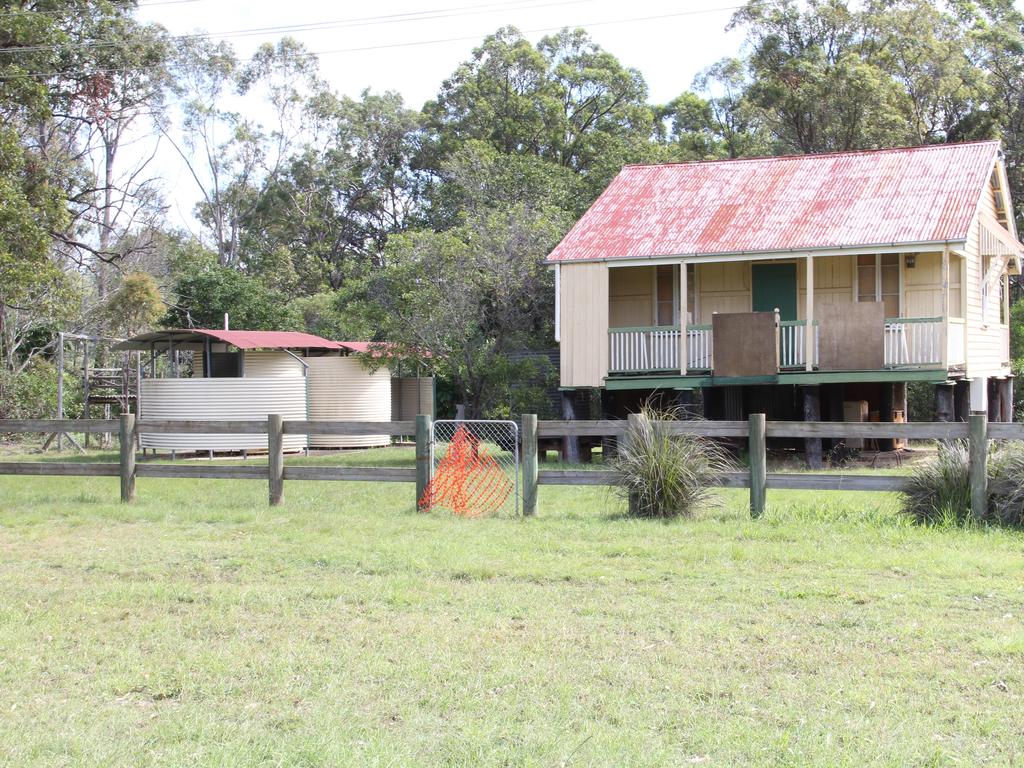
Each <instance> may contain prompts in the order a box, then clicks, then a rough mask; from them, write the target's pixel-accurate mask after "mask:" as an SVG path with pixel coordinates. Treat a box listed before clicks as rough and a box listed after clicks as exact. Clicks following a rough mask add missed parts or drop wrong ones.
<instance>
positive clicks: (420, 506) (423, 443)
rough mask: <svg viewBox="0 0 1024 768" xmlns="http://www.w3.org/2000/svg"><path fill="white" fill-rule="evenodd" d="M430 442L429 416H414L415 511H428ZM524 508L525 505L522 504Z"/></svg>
mask: <svg viewBox="0 0 1024 768" xmlns="http://www.w3.org/2000/svg"><path fill="white" fill-rule="evenodd" d="M433 448H434V447H433V445H431V442H430V416H428V415H427V414H425V413H421V414H419V415H417V416H416V509H417V511H426V510H429V509H430V504H429V503H428V502H429V499H427V498H426V496H427V487H428V486H429V485H430V480H431V476H432V475H433V473H434V450H433ZM524 506H525V504H524Z"/></svg>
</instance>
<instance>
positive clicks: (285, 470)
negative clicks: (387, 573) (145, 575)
mask: <svg viewBox="0 0 1024 768" xmlns="http://www.w3.org/2000/svg"><path fill="white" fill-rule="evenodd" d="M630 418H631V419H637V418H640V417H638V416H636V415H634V416H631V417H630ZM664 425H665V426H667V427H668V429H669V430H670V431H671V432H672V433H674V434H678V435H700V436H703V437H710V438H727V439H741V440H742V439H745V440H746V441H747V442H748V455H749V458H750V470H749V471H739V472H729V473H725V474H723V475H722V476H720V477H719V478H717V479H716V481H715V483H714V485H716V486H717V487H722V488H749V489H750V495H751V513H752V514H754V515H755V516H756V515H759V514H761V513H762V512H763V511H764V504H765V502H764V499H765V496H764V492H765V490H766V489H779V490H782V489H788V490H837V491H888V492H899V491H903V490H905V489H906V487H907V483H908V482H909V479H908V478H907V477H905V476H891V475H867V474H849V473H836V474H823V473H799V472H798V473H786V472H767V471H765V466H766V449H765V439H766V438H768V437H786V438H803V439H805V440H814V439H819V438H862V439H864V438H867V439H872V438H874V439H894V438H895V439H917V440H966V441H968V445H969V447H970V452H971V472H970V479H971V489H972V513H973V514H975V515H976V516H978V517H979V519H980V517H981V516H982V515H983V514H984V504H985V503H986V493H987V491H988V486H987V479H986V476H985V471H984V468H985V461H984V458H983V457H984V456H985V455H986V454H987V446H988V442H989V441H990V440H1024V424H1017V423H994V424H989V423H988V420H987V418H986V416H985V415H984V414H972V416H971V420H970V422H969V423H963V422H909V423H899V422H821V421H816V422H805V421H771V422H766V421H765V420H764V416H763V415H761V414H752V415H751V417H750V418H749V419H748V420H746V421H704V420H700V419H693V420H683V421H671V422H665V423H664ZM629 428H630V421H625V420H615V419H605V420H597V421H557V420H551V421H538V420H537V418H536V416H532V415H527V416H524V417H523V430H522V444H523V445H522V447H523V455H524V457H526V460H525V461H524V463H523V469H522V472H523V499H524V513H525V514H527V515H530V514H535V513H536V511H537V495H536V488H537V486H539V485H589V486H601V485H614V484H615V483H616V482H617V479H618V478H617V475H616V474H615V472H613V471H610V470H607V469H594V470H591V469H543V470H541V469H539V467H538V450H537V449H538V440H539V439H541V438H546V439H551V438H562V439H575V438H581V437H590V438H594V437H601V438H612V439H615V440H618V441H623V440H626V439H628V434H629ZM142 431H150V432H160V433H168V434H175V433H178V434H204V433H205V434H267V435H268V446H269V450H268V458H267V463H266V464H265V465H264V464H259V465H239V466H230V465H223V464H193V463H190V464H180V463H179V464H157V463H148V462H147V463H142V464H137V463H136V460H135V445H136V438H137V436H138V434H139V433H140V432H142ZM33 432H35V433H56V432H87V433H104V432H109V433H112V432H118V433H119V435H120V452H121V455H120V461H119V462H117V463H113V462H92V463H90V462H26V461H14V462H0V474H2V475H24V476H71V477H74V476H80V477H120V478H121V498H122V500H124V501H131V500H132V499H133V498H134V496H135V480H136V478H138V477H143V478H181V479H223V480H260V481H265V482H268V485H269V488H270V494H269V498H270V502H271V504H277V503H279V502H280V501H281V498H282V493H283V485H284V481H286V480H317V481H364V482H386V483H415V485H416V491H417V494H416V499H417V500H418V499H420V498H421V497H422V494H423V491H424V489H425V488H426V486H427V484H428V483H429V482H430V480H431V478H432V473H433V464H432V461H431V453H432V451H431V445H430V432H431V422H430V418H429V417H427V416H419V417H417V419H416V421H396V422H360V421H310V420H287V421H285V420H282V419H281V417H280V416H270V417H268V419H267V420H266V421H252V420H250V421H227V420H224V421H158V420H141V421H136V420H135V417H134V416H133V415H131V414H126V415H124V416H122V417H121V418H120V419H119V420H117V421H114V420H110V419H106V420H102V419H77V420H75V419H66V420H60V419H32V420H10V419H5V420H0V433H12V434H26V433H33ZM285 434H292V435H294V434H306V435H314V434H315V435H368V434H370V435H380V434H386V435H391V436H407V435H415V437H416V453H415V461H416V466H415V467H347V466H346V467H339V466H285V465H284V442H283V436H284V435H285Z"/></svg>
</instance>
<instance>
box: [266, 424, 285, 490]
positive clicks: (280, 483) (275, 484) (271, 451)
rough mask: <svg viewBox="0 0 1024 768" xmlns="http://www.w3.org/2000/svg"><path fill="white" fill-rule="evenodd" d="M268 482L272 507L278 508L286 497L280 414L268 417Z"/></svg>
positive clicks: (282, 432) (282, 425)
mask: <svg viewBox="0 0 1024 768" xmlns="http://www.w3.org/2000/svg"><path fill="white" fill-rule="evenodd" d="M267 481H268V484H269V491H270V506H272V507H276V506H277V505H278V504H280V503H281V498H282V497H283V496H284V424H283V422H282V420H281V414H279V413H272V414H270V415H269V416H267Z"/></svg>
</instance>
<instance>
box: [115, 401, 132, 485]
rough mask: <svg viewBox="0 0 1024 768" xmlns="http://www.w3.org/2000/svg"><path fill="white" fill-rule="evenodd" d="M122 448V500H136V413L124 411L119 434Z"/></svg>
mask: <svg viewBox="0 0 1024 768" xmlns="http://www.w3.org/2000/svg"><path fill="white" fill-rule="evenodd" d="M118 440H119V442H120V444H121V445H120V449H121V501H123V502H125V503H128V502H131V501H134V500H135V414H134V413H122V414H121V424H120V431H119V434H118Z"/></svg>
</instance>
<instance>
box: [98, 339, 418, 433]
mask: <svg viewBox="0 0 1024 768" xmlns="http://www.w3.org/2000/svg"><path fill="white" fill-rule="evenodd" d="M118 346H119V348H121V349H132V350H141V351H148V352H149V361H148V363H147V364H146V365H145V366H144V367H143V374H144V375H143V378H142V381H141V386H140V402H139V413H140V418H141V419H143V420H147V419H151V420H177V419H182V420H200V421H202V420H218V421H220V420H223V421H231V420H254V419H265V418H267V416H268V415H270V414H275V413H276V414H280V415H281V416H283V417H284V418H285V419H286V420H287V419H291V420H305V419H309V420H314V421H368V422H387V421H391V420H392V419H395V420H405V419H404V418H403V416H405V415H406V414H404V413H394V412H393V409H394V403H395V402H398V404H399V406H400V408H401V406H403V405H406V404H407V403H406V401H407V400H408V396H407V395H408V392H414V393H415V394H416V395H417V398H416V403H415V408H416V409H417V411H418V412H422V413H432V412H433V379H431V378H426V379H422V378H415V379H411V380H410V379H407V378H394V377H392V375H391V372H390V370H389V368H388V366H387V365H379V366H369V365H367V364H366V354H367V353H368V354H369V355H370V356H372V355H373V354H374V353H373V348H374V345H372V344H369V343H368V342H348V341H331V340H329V339H324V338H321V337H319V336H315V335H313V334H309V333H300V332H295V331H246V330H226V329H225V330H218V329H207V328H187V329H186V328H178V329H168V330H162V331H153V332H151V333H144V334H140V335H138V336H135V337H133V338H131V339H128V340H127V341H124V342H122V343H121V344H120V345H118ZM425 392H428V393H429V394H430V397H429V401H426V400H425V398H424V397H423V395H424V393H425ZM140 439H141V446H142V447H143V448H144V449H154V450H157V449H160V450H170V451H175V452H178V451H181V452H187V451H226V450H235V451H248V450H259V449H265V448H266V447H267V442H266V441H267V438H266V435H228V434H218V435H205V434H196V435H189V434H157V433H145V432H143V433H142V435H141V438H140ZM284 439H285V441H286V444H285V447H286V448H287V449H290V450H300V449H303V448H307V447H313V448H368V447H375V446H384V445H388V444H389V443H390V440H391V438H390V436H389V435H352V436H349V435H345V436H343V435H312V436H308V437H307V436H306V435H292V434H286V435H285V438H284Z"/></svg>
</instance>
